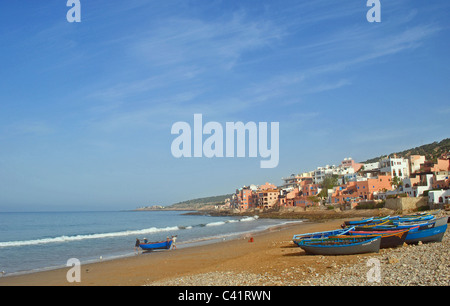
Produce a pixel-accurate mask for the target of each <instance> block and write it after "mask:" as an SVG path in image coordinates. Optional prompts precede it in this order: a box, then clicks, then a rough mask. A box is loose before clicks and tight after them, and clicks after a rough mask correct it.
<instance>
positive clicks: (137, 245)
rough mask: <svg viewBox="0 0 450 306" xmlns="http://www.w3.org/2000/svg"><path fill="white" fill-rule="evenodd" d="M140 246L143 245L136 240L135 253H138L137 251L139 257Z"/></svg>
mask: <svg viewBox="0 0 450 306" xmlns="http://www.w3.org/2000/svg"><path fill="white" fill-rule="evenodd" d="M140 244H141V242H140V241H139V239H138V238H136V243H135V244H134V252H135V253H136V251H137V254H138V255H139V246H140Z"/></svg>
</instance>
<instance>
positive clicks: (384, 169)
mask: <svg viewBox="0 0 450 306" xmlns="http://www.w3.org/2000/svg"><path fill="white" fill-rule="evenodd" d="M380 172H381V173H386V174H390V175H391V176H392V177H395V176H397V177H399V178H400V179H402V180H403V179H405V178H407V177H408V176H409V161H408V160H407V159H405V158H401V157H400V158H397V157H387V158H385V159H382V160H381V161H380Z"/></svg>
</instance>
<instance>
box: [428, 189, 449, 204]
mask: <svg viewBox="0 0 450 306" xmlns="http://www.w3.org/2000/svg"><path fill="white" fill-rule="evenodd" d="M428 203H433V204H450V189H447V190H443V189H441V190H431V191H429V192H428Z"/></svg>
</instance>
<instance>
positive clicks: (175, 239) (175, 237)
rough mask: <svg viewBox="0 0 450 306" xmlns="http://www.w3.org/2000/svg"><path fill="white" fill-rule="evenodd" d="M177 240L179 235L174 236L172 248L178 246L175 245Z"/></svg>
mask: <svg viewBox="0 0 450 306" xmlns="http://www.w3.org/2000/svg"><path fill="white" fill-rule="evenodd" d="M175 241H177V236H176V235H175V236H172V250H175V249H176V248H177V246H176V245H175Z"/></svg>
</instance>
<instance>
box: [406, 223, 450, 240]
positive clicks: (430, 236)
mask: <svg viewBox="0 0 450 306" xmlns="http://www.w3.org/2000/svg"><path fill="white" fill-rule="evenodd" d="M446 230H447V224H445V225H441V226H438V227H432V228H430V229H424V230H418V231H414V232H409V233H408V235H407V236H406V240H405V242H406V243H408V244H416V243H419V241H421V242H441V241H442V238H443V237H444V234H445V231H446Z"/></svg>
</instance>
